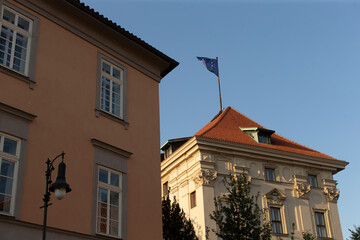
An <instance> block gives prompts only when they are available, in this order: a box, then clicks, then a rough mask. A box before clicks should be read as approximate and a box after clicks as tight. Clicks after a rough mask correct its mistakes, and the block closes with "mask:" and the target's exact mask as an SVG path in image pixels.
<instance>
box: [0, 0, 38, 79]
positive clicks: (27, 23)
mask: <svg viewBox="0 0 360 240" xmlns="http://www.w3.org/2000/svg"><path fill="white" fill-rule="evenodd" d="M0 31H1V35H0V65H2V66H4V67H7V68H10V69H12V70H15V71H16V72H18V73H21V74H23V75H25V76H28V71H29V59H30V57H29V55H30V46H31V38H32V32H33V21H32V20H31V19H29V18H27V17H25V16H23V15H21V14H19V13H18V12H16V11H14V10H12V9H10V8H8V7H6V6H3V7H2V10H1V18H0Z"/></svg>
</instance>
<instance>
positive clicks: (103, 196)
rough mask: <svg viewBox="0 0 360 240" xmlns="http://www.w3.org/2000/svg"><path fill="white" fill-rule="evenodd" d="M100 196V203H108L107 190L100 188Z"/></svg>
mask: <svg viewBox="0 0 360 240" xmlns="http://www.w3.org/2000/svg"><path fill="white" fill-rule="evenodd" d="M98 194H99V195H98V200H99V202H103V203H107V202H108V191H107V190H106V189H103V188H99V193H98Z"/></svg>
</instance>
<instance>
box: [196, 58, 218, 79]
mask: <svg viewBox="0 0 360 240" xmlns="http://www.w3.org/2000/svg"><path fill="white" fill-rule="evenodd" d="M197 59H199V60H200V61H202V62H203V63H204V65H205V67H206V68H207V70H209V71H210V72H212V73H214V74H215V75H216V76H218V77H219V68H218V61H217V59H212V58H206V57H197Z"/></svg>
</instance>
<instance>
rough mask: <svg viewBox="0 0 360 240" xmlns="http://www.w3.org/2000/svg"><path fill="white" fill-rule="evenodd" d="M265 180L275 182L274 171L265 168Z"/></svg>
mask: <svg viewBox="0 0 360 240" xmlns="http://www.w3.org/2000/svg"><path fill="white" fill-rule="evenodd" d="M265 179H266V180H267V181H275V174H274V169H272V168H265Z"/></svg>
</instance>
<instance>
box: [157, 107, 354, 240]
mask: <svg viewBox="0 0 360 240" xmlns="http://www.w3.org/2000/svg"><path fill="white" fill-rule="evenodd" d="M162 150H163V151H164V152H165V153H164V155H165V156H164V159H163V160H162V163H161V181H162V185H163V195H165V194H168V193H167V190H166V189H168V188H170V193H169V194H170V199H173V197H175V198H176V199H177V201H178V202H179V204H180V206H181V207H182V208H183V209H184V211H185V213H186V214H187V216H188V217H190V219H191V220H192V222H193V223H194V227H195V230H196V231H197V235H198V237H199V239H206V238H205V236H206V227H208V228H209V229H216V224H215V222H214V221H213V220H211V219H210V216H209V215H210V214H211V213H212V212H213V211H214V197H216V196H220V195H222V194H226V189H225V187H224V185H223V182H222V179H223V178H224V177H225V176H228V175H229V174H240V173H246V174H248V176H249V177H250V180H251V191H252V193H253V194H254V195H256V194H257V193H259V199H258V204H259V206H260V207H261V208H264V209H267V211H266V219H267V220H268V221H270V222H271V226H272V235H273V239H274V240H275V239H280V238H281V239H284V240H285V239H289V240H290V239H302V232H305V231H309V232H311V233H312V234H314V236H315V237H316V239H334V240H342V239H343V236H342V232H341V224H340V219H339V213H338V208H337V199H338V197H339V189H337V188H336V184H337V183H336V181H335V180H334V177H333V176H334V174H336V173H337V172H339V171H341V170H343V169H344V168H345V166H346V165H347V164H348V163H347V162H345V161H341V160H337V159H334V158H332V157H330V156H328V155H326V154H323V153H320V152H317V151H315V150H312V149H310V148H307V147H304V146H302V145H300V144H297V143H295V142H293V141H290V140H288V139H286V138H283V137H281V136H279V135H277V134H275V131H273V130H269V129H266V128H264V127H262V126H261V125H259V124H258V123H256V122H254V121H252V120H251V119H249V118H247V117H246V116H244V115H242V114H241V113H239V112H237V111H236V110H234V109H232V108H231V107H228V108H227V109H226V110H224V111H223V112H221V113H220V114H219V115H217V116H216V117H215V118H214V119H213V120H212V121H211V122H210V123H208V124H207V125H206V126H205V127H204V128H202V129H201V130H200V131H199V132H197V133H196V134H195V135H194V136H193V137H191V138H181V139H172V140H169V141H168V142H167V143H166V144H164V145H163V147H162ZM209 239H210V240H215V239H218V238H217V237H216V235H215V234H214V233H213V232H212V231H210V232H209Z"/></svg>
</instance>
